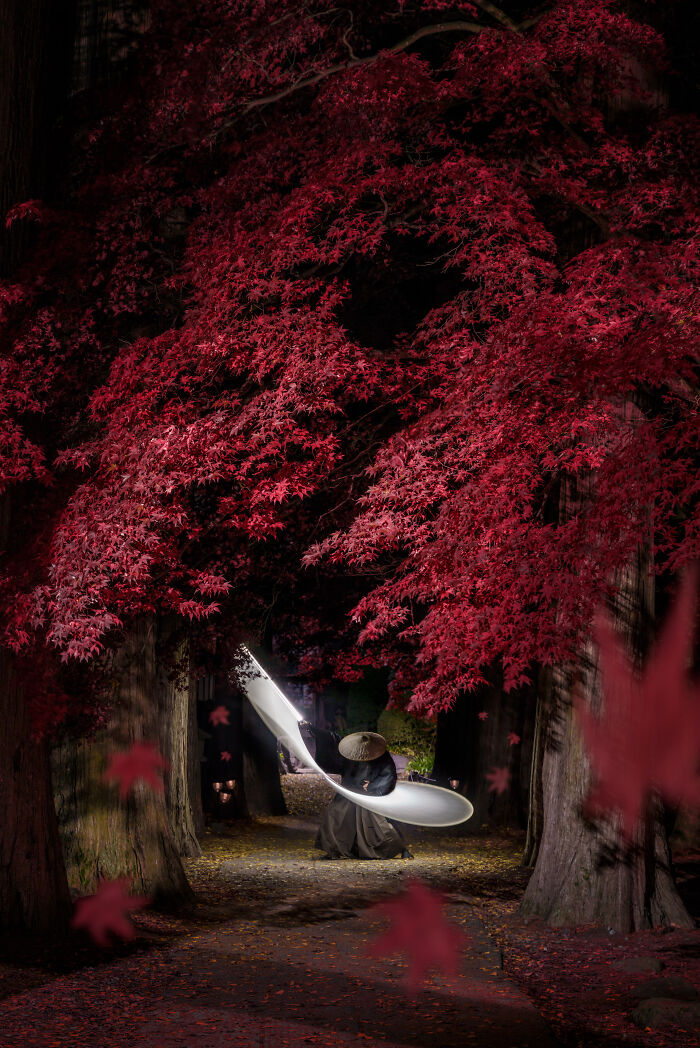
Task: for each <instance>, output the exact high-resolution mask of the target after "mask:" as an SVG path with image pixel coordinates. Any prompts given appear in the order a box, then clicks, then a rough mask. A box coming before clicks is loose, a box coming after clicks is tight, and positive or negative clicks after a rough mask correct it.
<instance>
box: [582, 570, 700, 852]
mask: <svg viewBox="0 0 700 1048" xmlns="http://www.w3.org/2000/svg"><path fill="white" fill-rule="evenodd" d="M696 585H697V571H695V570H693V571H689V572H688V574H687V575H686V577H685V579H684V581H683V584H682V586H681V588H680V591H679V594H678V597H677V599H676V602H675V604H674V606H673V608H672V609H671V612H670V613H669V616H668V619H667V621H666V623H665V625H664V627H663V629H662V630H661V633H660V635H659V638H658V640H657V642H656V644H655V646H654V649H653V651H652V652H651V654H650V655H649V656H648V658H647V660H646V665H645V666H644V670H643V672H642V674H641V675H638V674H637V673H635V671H634V668H633V666H632V664H631V662H630V660H629V658H628V657H627V655H626V653H625V651H624V649H623V647H622V645H621V644H620V642H619V640H618V639H617V637H616V635H615V631H614V629H613V626H612V623H611V622H610V620H609V619H608V617H607V616H606V615H605V614H604V613H600V614H599V615H598V616H597V618H596V620H595V622H594V627H593V632H594V637H595V640H596V642H597V644H598V646H599V648H600V668H601V676H602V683H603V699H604V707H603V714H602V717H600V718H597V717H595V716H594V715H593V714H592V713H591V711H590V709H588V707H587V706H586V705H585V701H584V699H583V696H582V695H581V692H580V690H577V691H576V692H575V694H574V704H575V709H576V713H577V715H578V719H579V723H580V726H581V732H582V734H583V738H584V741H585V743H586V747H587V750H588V753H589V756H590V760H591V765H592V769H593V774H594V779H595V786H594V788H593V789H592V790H591V791H590V793H589V795H588V797H587V799H586V802H585V808H586V809H587V810H588V811H589V812H591V813H598V812H601V813H605V812H612V811H618V812H619V813H620V814H621V816H622V825H621V830H622V835H623V837H625V838H626V839H628V840H629V839H631V838H632V837H633V835H634V832H635V829H636V827H637V824H638V822H639V818H640V815H641V813H642V811H643V809H644V807H645V805H646V803H647V800H648V798H649V795H650V794H652V793H653V792H658V793H659V794H660V795H661V796H662V797H663V798H664V799H665V800H666V801H668V802H669V803H670V804H674V805H680V804H688V805H698V804H700V775H699V774H698V762H699V760H700V689H699V688H698V687H697V685H693V684H692V683H691V681H690V680H689V678H688V674H687V669H686V667H687V665H688V663H689V660H690V658H691V656H692V636H693V621H694V611H695V590H696Z"/></svg>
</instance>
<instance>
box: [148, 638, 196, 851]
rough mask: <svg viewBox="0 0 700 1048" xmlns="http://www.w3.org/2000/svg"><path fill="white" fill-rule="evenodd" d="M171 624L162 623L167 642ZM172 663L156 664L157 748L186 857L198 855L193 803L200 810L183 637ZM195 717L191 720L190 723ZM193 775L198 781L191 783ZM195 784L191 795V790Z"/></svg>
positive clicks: (192, 701)
mask: <svg viewBox="0 0 700 1048" xmlns="http://www.w3.org/2000/svg"><path fill="white" fill-rule="evenodd" d="M171 632H172V626H170V624H166V623H161V633H162V634H163V638H162V639H163V640H165V641H166V642H167V641H168V640H169V639H170V634H171ZM173 656H174V661H175V666H174V667H172V668H170V665H169V663H170V659H166V661H165V662H164V663H160V664H159V668H158V672H159V678H160V699H161V710H160V717H159V726H160V751H161V753H162V754H163V756H164V757H165V759H166V761H167V762H168V767H167V769H166V770H165V775H164V779H165V804H166V808H167V811H168V818H169V820H170V829H171V831H172V834H173V837H174V839H175V844H176V846H177V849H178V852H179V854H180V855H182V856H186V857H188V858H197V856H199V855H201V854H202V849H201V848H200V846H199V841H198V840H197V829H196V815H195V805H196V804H198V805H199V808H200V811H201V786H200V785H199V775H197V776H196V777H195V776H193V773H192V765H193V758H194V760H196V762H197V767H199V740H198V737H197V713H196V708H195V704H196V701H197V700H196V694H195V686H194V681H193V680H192V677H191V674H190V672H189V668H190V659H189V642H188V640H187V637H183V638H181V639H180V640H179V643H177V644H176V647H175V649H174V651H173ZM193 718H194V722H193ZM194 778H196V780H197V784H196V785H195V783H194V782H193V779H194ZM193 787H194V794H193V793H191V792H190V791H191V790H192V789H193Z"/></svg>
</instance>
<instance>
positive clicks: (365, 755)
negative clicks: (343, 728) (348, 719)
mask: <svg viewBox="0 0 700 1048" xmlns="http://www.w3.org/2000/svg"><path fill="white" fill-rule="evenodd" d="M338 750H339V752H340V753H342V755H343V757H347V759H348V760H349V761H373V760H374V759H375V758H376V757H381V755H382V754H383V753H386V739H385V738H384V737H383V736H382V735H377V733H376V731H356V732H354V733H353V734H352V735H346V736H345V738H344V739H341V740H340V742H339V743H338Z"/></svg>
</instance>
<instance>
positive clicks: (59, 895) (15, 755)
mask: <svg viewBox="0 0 700 1048" xmlns="http://www.w3.org/2000/svg"><path fill="white" fill-rule="evenodd" d="M0 719H1V721H2V730H1V731H0V806H1V809H2V830H1V831H0V929H3V930H5V929H10V928H11V929H22V930H25V931H35V932H44V933H49V932H51V933H53V932H60V931H62V930H64V929H65V928H67V925H68V918H69V915H70V910H71V900H70V894H69V892H68V882H67V880H66V871H65V865H64V862H63V854H62V852H61V843H60V840H59V835H58V826H57V822H56V812H55V809H54V803H53V795H52V791H51V776H50V765H49V751H48V746H47V743H46V742H45V741H41V742H39V741H36V740H33V739H32V738H31V730H32V725H31V722H30V718H29V712H28V710H27V705H26V702H25V698H24V695H23V692H22V686H21V682H20V681H18V680H17V677H16V674H15V672H14V670H13V666H12V657H11V655H10V654H9V653H8V652H5V651H1V650H0Z"/></svg>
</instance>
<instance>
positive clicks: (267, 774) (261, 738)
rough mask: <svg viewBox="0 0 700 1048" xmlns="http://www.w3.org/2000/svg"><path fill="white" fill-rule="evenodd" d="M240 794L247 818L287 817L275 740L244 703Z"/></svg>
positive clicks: (244, 700)
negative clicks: (241, 793) (253, 816)
mask: <svg viewBox="0 0 700 1048" xmlns="http://www.w3.org/2000/svg"><path fill="white" fill-rule="evenodd" d="M242 712H243V716H242V729H243V737H242V746H243V790H244V794H245V806H246V810H247V812H248V814H249V815H286V814H287V805H286V804H285V802H284V796H283V794H282V783H281V781H280V770H279V761H278V759H277V740H276V739H275V737H274V735H273V734H272V732H271V731H270V730H269V729H268V728H267V727H266V726H265V725H264V724H263V722H262V721H261V720H260V717H259V716H258V715H257V713H256V712H255V710H254V709H253V707H252V706H251V704H250V702H249V701H248V699H247V698H245V699H243V711H242Z"/></svg>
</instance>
